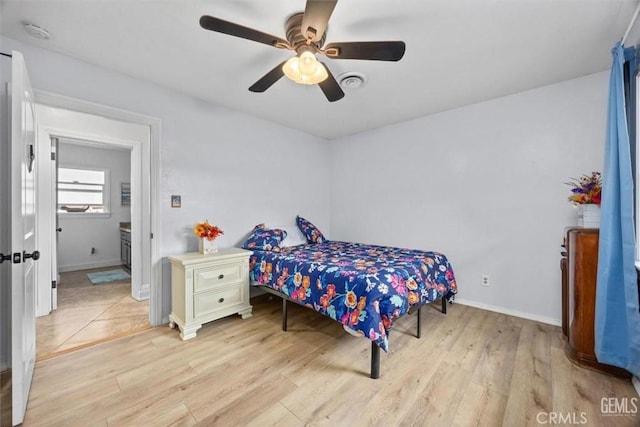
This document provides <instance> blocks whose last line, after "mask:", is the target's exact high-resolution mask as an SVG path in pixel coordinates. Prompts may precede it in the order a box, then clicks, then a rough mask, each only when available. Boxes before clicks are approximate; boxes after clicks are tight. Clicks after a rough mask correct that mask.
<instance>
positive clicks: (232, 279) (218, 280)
mask: <svg viewBox="0 0 640 427" xmlns="http://www.w3.org/2000/svg"><path fill="white" fill-rule="evenodd" d="M243 266H244V264H241V263H237V262H235V263H229V264H220V265H216V266H211V267H203V268H198V269H196V270H194V272H193V274H194V278H193V292H194V293H198V292H203V291H207V290H210V289H215V288H217V287H219V286H224V285H229V284H231V283H237V282H238V281H240V280H241V278H242V267H243Z"/></svg>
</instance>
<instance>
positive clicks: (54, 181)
mask: <svg viewBox="0 0 640 427" xmlns="http://www.w3.org/2000/svg"><path fill="white" fill-rule="evenodd" d="M51 160H52V162H53V165H52V167H51V168H50V181H51V184H50V185H51V195H52V197H53V209H52V211H51V213H50V214H51V215H52V218H51V224H53V226H54V228H55V231H54V232H53V234H54V236H53V239H51V248H50V251H51V283H52V284H53V286H51V310H57V309H58V284H59V283H60V275H59V274H58V235H59V233H60V232H62V228H61V227H60V224H59V222H58V138H51Z"/></svg>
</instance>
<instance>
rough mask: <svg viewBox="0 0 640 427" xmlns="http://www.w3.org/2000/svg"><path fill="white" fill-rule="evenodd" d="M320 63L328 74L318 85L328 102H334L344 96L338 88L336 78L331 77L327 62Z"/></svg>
mask: <svg viewBox="0 0 640 427" xmlns="http://www.w3.org/2000/svg"><path fill="white" fill-rule="evenodd" d="M321 64H322V65H324V68H326V69H327V74H328V75H329V76H328V77H327V78H326V79H324V80H323V81H321V82H320V83H318V86H320V89H322V92H323V93H324V96H326V97H327V99H328V100H329V102H335V101H338V100H340V99H342V98H344V92H343V91H342V89H341V88H340V84H338V82H337V81H336V78H335V77H333V74H331V71H329V69H328V68H327V64H325V63H324V62H321Z"/></svg>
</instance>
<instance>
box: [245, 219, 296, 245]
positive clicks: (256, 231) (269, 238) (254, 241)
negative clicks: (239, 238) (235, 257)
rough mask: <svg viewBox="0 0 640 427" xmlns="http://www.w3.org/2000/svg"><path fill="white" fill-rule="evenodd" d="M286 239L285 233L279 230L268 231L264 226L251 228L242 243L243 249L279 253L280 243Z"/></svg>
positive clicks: (259, 225)
mask: <svg viewBox="0 0 640 427" xmlns="http://www.w3.org/2000/svg"><path fill="white" fill-rule="evenodd" d="M285 237H287V232H286V231H284V230H280V229H279V228H274V229H271V230H270V229H268V228H267V227H265V225H264V224H258V225H256V226H255V227H253V230H251V234H250V235H249V237H248V238H247V240H245V241H244V243H243V244H242V247H243V248H244V249H251V250H260V251H272V252H280V246H279V245H280V242H282V241H283V240H284V239H285Z"/></svg>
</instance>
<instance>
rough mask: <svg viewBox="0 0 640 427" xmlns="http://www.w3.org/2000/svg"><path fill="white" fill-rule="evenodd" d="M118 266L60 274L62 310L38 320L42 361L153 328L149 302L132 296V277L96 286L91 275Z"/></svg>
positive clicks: (39, 349) (59, 305) (59, 289)
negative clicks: (89, 275) (89, 274)
mask: <svg viewBox="0 0 640 427" xmlns="http://www.w3.org/2000/svg"><path fill="white" fill-rule="evenodd" d="M118 268H120V266H115V267H104V268H95V269H91V270H78V271H69V272H65V273H61V274H60V284H59V286H58V309H57V310H55V311H53V312H52V313H51V314H50V315H48V316H42V317H38V318H37V319H36V358H37V359H38V360H43V359H46V358H48V357H52V356H54V355H56V354H60V353H66V352H69V351H73V350H75V349H78V348H83V347H86V346H88V345H92V344H95V343H98V342H102V341H105V340H108V339H113V338H114V337H119V336H124V335H127V334H130V333H132V332H135V331H140V330H142V329H148V328H150V327H151V324H150V323H149V302H148V301H137V300H136V299H134V298H133V297H132V296H131V280H121V281H118V282H111V283H104V284H101V285H94V284H92V283H91V281H90V280H89V278H88V277H87V273H91V272H96V271H106V270H114V269H118Z"/></svg>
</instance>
